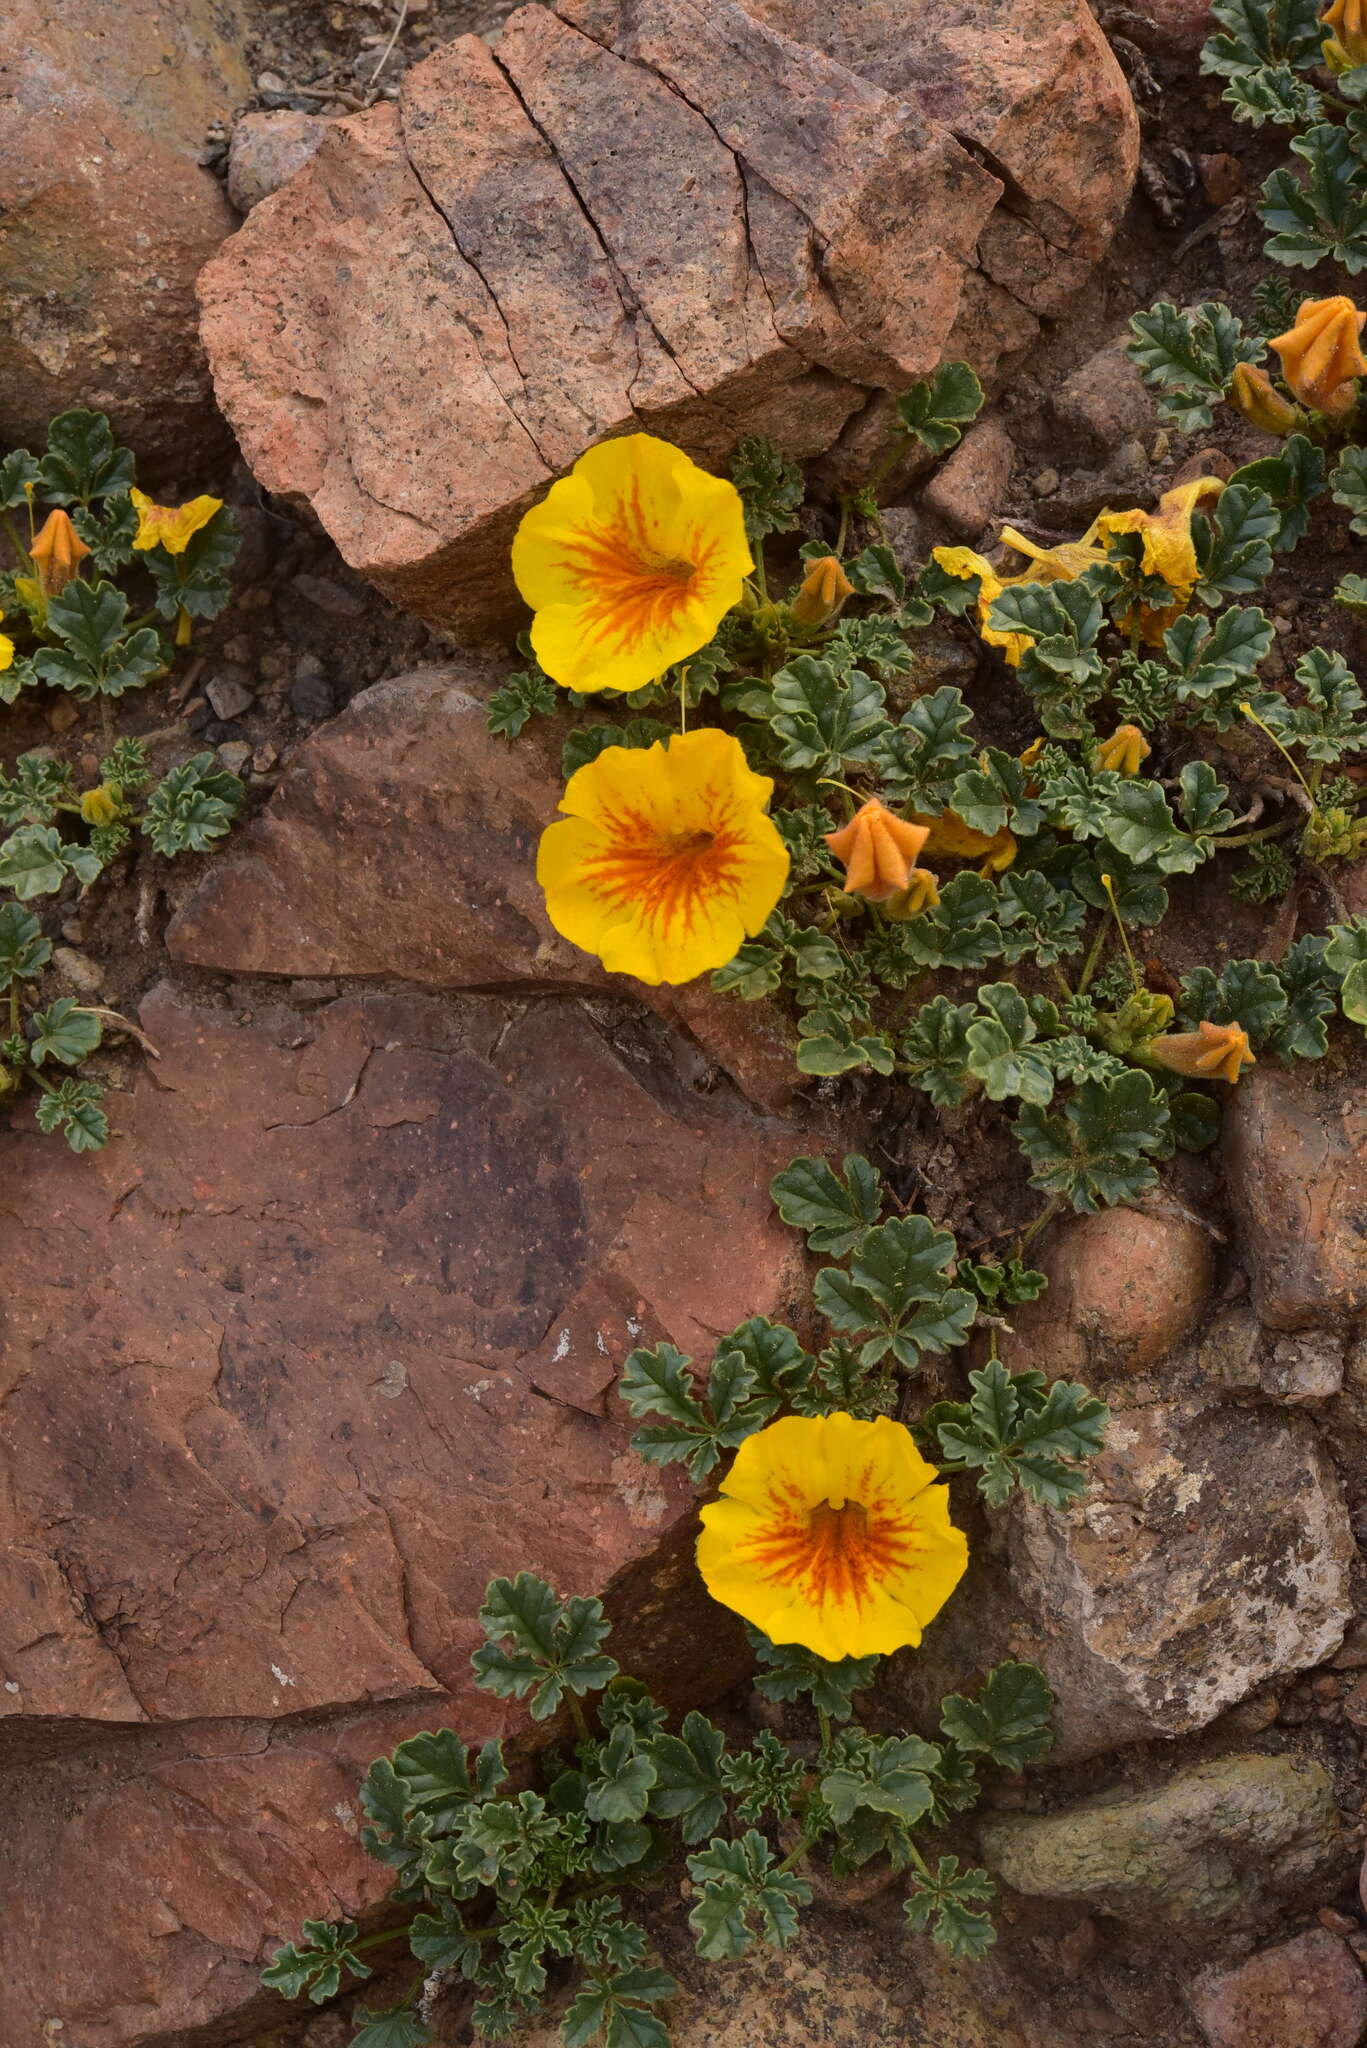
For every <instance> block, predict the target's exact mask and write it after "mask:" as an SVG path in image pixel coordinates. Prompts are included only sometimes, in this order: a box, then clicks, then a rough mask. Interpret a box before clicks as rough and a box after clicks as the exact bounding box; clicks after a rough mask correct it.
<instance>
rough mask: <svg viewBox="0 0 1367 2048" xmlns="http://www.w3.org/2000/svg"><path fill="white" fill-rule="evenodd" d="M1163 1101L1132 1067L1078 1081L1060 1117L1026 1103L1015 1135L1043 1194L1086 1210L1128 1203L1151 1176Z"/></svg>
mask: <svg viewBox="0 0 1367 2048" xmlns="http://www.w3.org/2000/svg"><path fill="white" fill-rule="evenodd" d="M1168 1122H1169V1116H1168V1106H1167V1103H1166V1101H1165V1100H1164V1099H1163V1097H1162V1096H1161V1095H1159V1094H1158V1093H1157V1092H1156V1091H1155V1088H1154V1085H1153V1082H1152V1081H1151V1080H1150V1078H1149V1076H1148V1075H1147V1074H1145V1073H1141V1072H1140V1071H1139V1070H1138V1069H1137V1068H1136V1069H1133V1070H1132V1071H1130V1072H1129V1073H1127V1074H1124V1075H1121V1076H1119V1077H1118V1078H1116V1079H1114V1080H1109V1081H1084V1082H1083V1083H1082V1085H1081V1087H1080V1088H1079V1089H1078V1090H1077V1092H1076V1094H1075V1095H1074V1096H1073V1097H1072V1099H1071V1101H1069V1102H1068V1103H1067V1104H1066V1105H1065V1107H1064V1110H1063V1113H1062V1114H1061V1115H1054V1116H1046V1115H1045V1114H1044V1112H1043V1110H1041V1109H1039V1108H1037V1107H1036V1106H1035V1105H1034V1104H1033V1103H1027V1104H1026V1106H1025V1108H1024V1109H1023V1110H1022V1111H1021V1114H1020V1116H1019V1118H1018V1119H1017V1121H1016V1137H1017V1141H1018V1142H1019V1144H1020V1146H1021V1149H1022V1150H1023V1151H1024V1153H1025V1155H1026V1157H1027V1158H1028V1159H1029V1160H1030V1162H1031V1165H1032V1167H1033V1169H1034V1171H1033V1172H1032V1174H1031V1176H1030V1177H1031V1179H1032V1180H1033V1182H1034V1183H1035V1185H1036V1187H1040V1188H1043V1189H1044V1190H1045V1192H1046V1193H1048V1194H1058V1195H1063V1196H1065V1197H1066V1198H1067V1199H1068V1200H1069V1201H1070V1202H1071V1203H1072V1205H1073V1207H1074V1208H1075V1209H1078V1210H1081V1211H1083V1212H1084V1213H1085V1214H1088V1215H1090V1214H1092V1213H1094V1212H1095V1211H1096V1210H1097V1209H1100V1208H1107V1207H1110V1206H1111V1205H1113V1204H1114V1203H1116V1202H1124V1201H1129V1200H1132V1199H1133V1198H1134V1196H1136V1195H1141V1194H1143V1193H1144V1191H1145V1190H1146V1189H1147V1188H1151V1187H1152V1186H1153V1185H1154V1183H1155V1181H1156V1180H1157V1178H1158V1173H1157V1169H1156V1168H1155V1167H1154V1165H1153V1164H1152V1159H1151V1156H1150V1155H1152V1154H1154V1153H1158V1154H1160V1155H1161V1154H1163V1153H1164V1152H1165V1149H1166V1146H1167V1141H1168Z"/></svg>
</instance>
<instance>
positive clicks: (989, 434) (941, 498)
mask: <svg viewBox="0 0 1367 2048" xmlns="http://www.w3.org/2000/svg"><path fill="white" fill-rule="evenodd" d="M1015 459H1016V450H1015V445H1014V443H1013V442H1012V439H1011V436H1010V435H1009V434H1008V433H1007V431H1006V428H1005V427H1004V426H1003V425H1002V424H1001V421H1000V420H994V419H986V420H980V421H979V422H978V424H977V425H976V426H974V427H970V428H969V430H968V432H967V433H966V434H965V435H964V438H963V440H962V441H961V442H960V443H959V445H958V447H957V448H956V449H955V450H954V452H953V454H952V455H951V456H950V457H949V459H948V461H947V462H945V463H944V464H943V466H942V467H941V468H940V469H938V470H937V471H936V472H935V475H934V476H933V477H932V479H931V481H930V483H929V484H928V485H927V486H926V488H925V490H924V491H922V493H921V506H922V508H923V510H924V511H926V512H929V513H930V514H932V516H933V517H935V518H936V519H942V520H943V521H944V523H945V525H946V526H947V527H949V529H950V531H951V532H952V533H954V534H957V535H958V536H959V538H960V539H961V540H977V539H978V538H979V537H980V535H981V534H982V533H984V532H985V531H986V529H987V527H988V526H989V525H990V524H991V523H992V521H993V520H994V519H995V518H996V516H997V513H998V511H999V509H1000V507H1001V502H1002V499H1003V498H1004V497H1005V496H1006V490H1007V486H1008V484H1009V483H1010V481H1011V466H1012V464H1013V462H1014V461H1015Z"/></svg>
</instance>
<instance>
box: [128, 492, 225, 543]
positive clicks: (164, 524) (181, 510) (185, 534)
mask: <svg viewBox="0 0 1367 2048" xmlns="http://www.w3.org/2000/svg"><path fill="white" fill-rule="evenodd" d="M128 495H129V497H130V498H131V499H132V501H133V507H134V510H135V511H136V512H137V515H138V530H137V532H136V534H135V535H134V536H133V545H134V547H135V548H140V549H142V550H143V551H146V550H147V549H149V548H165V550H166V552H167V554H168V555H183V554H184V553H185V550H186V548H188V547H189V545H190V542H191V541H192V540H193V539H194V537H195V535H196V534H197V533H198V532H199V531H200V529H201V527H205V526H207V525H208V524H209V521H210V520H211V519H212V518H213V516H214V514H215V513H216V512H221V511H222V510H223V500H222V499H221V498H208V497H199V498H191V499H189V500H188V501H187V502H186V503H185V504H184V505H158V504H157V503H156V502H155V500H154V499H152V498H149V497H148V496H147V494H146V492H145V491H140V490H137V489H136V488H135V489H133V490H131V491H130V492H129V493H128Z"/></svg>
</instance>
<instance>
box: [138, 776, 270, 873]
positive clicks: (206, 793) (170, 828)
mask: <svg viewBox="0 0 1367 2048" xmlns="http://www.w3.org/2000/svg"><path fill="white" fill-rule="evenodd" d="M245 799H246V791H245V790H244V788H243V786H242V784H241V782H240V781H239V780H238V778H237V777H236V776H235V775H230V774H229V773H228V771H227V770H226V769H225V768H220V767H219V765H218V760H217V757H216V756H215V755H213V754H195V755H192V757H191V758H190V760H188V761H183V762H182V763H181V765H180V767H179V768H172V769H171V770H170V771H169V773H168V774H166V775H164V776H163V777H162V780H161V781H160V782H159V783H158V785H157V787H156V789H155V790H154V791H153V793H152V796H151V798H150V800H149V802H148V805H147V809H146V812H145V814H144V816H143V821H142V829H143V831H144V832H145V833H146V835H147V837H148V838H149V839H150V840H151V842H152V844H153V846H154V847H155V848H156V850H157V852H158V853H163V854H167V855H174V854H177V853H204V852H205V851H206V850H207V849H208V848H209V847H210V846H211V845H212V844H213V842H214V840H215V839H221V838H222V837H223V836H224V834H225V833H226V832H228V831H229V830H230V829H231V826H232V823H233V820H234V818H235V817H236V816H237V814H238V812H239V811H240V810H241V808H242V805H243V803H244V801H245Z"/></svg>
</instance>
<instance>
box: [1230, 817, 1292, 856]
mask: <svg viewBox="0 0 1367 2048" xmlns="http://www.w3.org/2000/svg"><path fill="white" fill-rule="evenodd" d="M1296 822H1297V821H1296V819H1294V818H1292V819H1291V820H1290V822H1289V823H1286V822H1283V823H1282V824H1280V825H1262V826H1260V827H1259V829H1258V830H1257V831H1256V832H1235V833H1233V834H1232V835H1231V836H1230V837H1229V838H1227V839H1217V840H1216V841H1215V851H1216V852H1217V853H1232V852H1233V851H1234V849H1235V848H1236V847H1240V846H1257V845H1258V844H1259V842H1260V841H1261V840H1264V839H1282V838H1285V836H1286V834H1287V833H1288V832H1291V831H1294V830H1295V827H1296Z"/></svg>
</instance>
